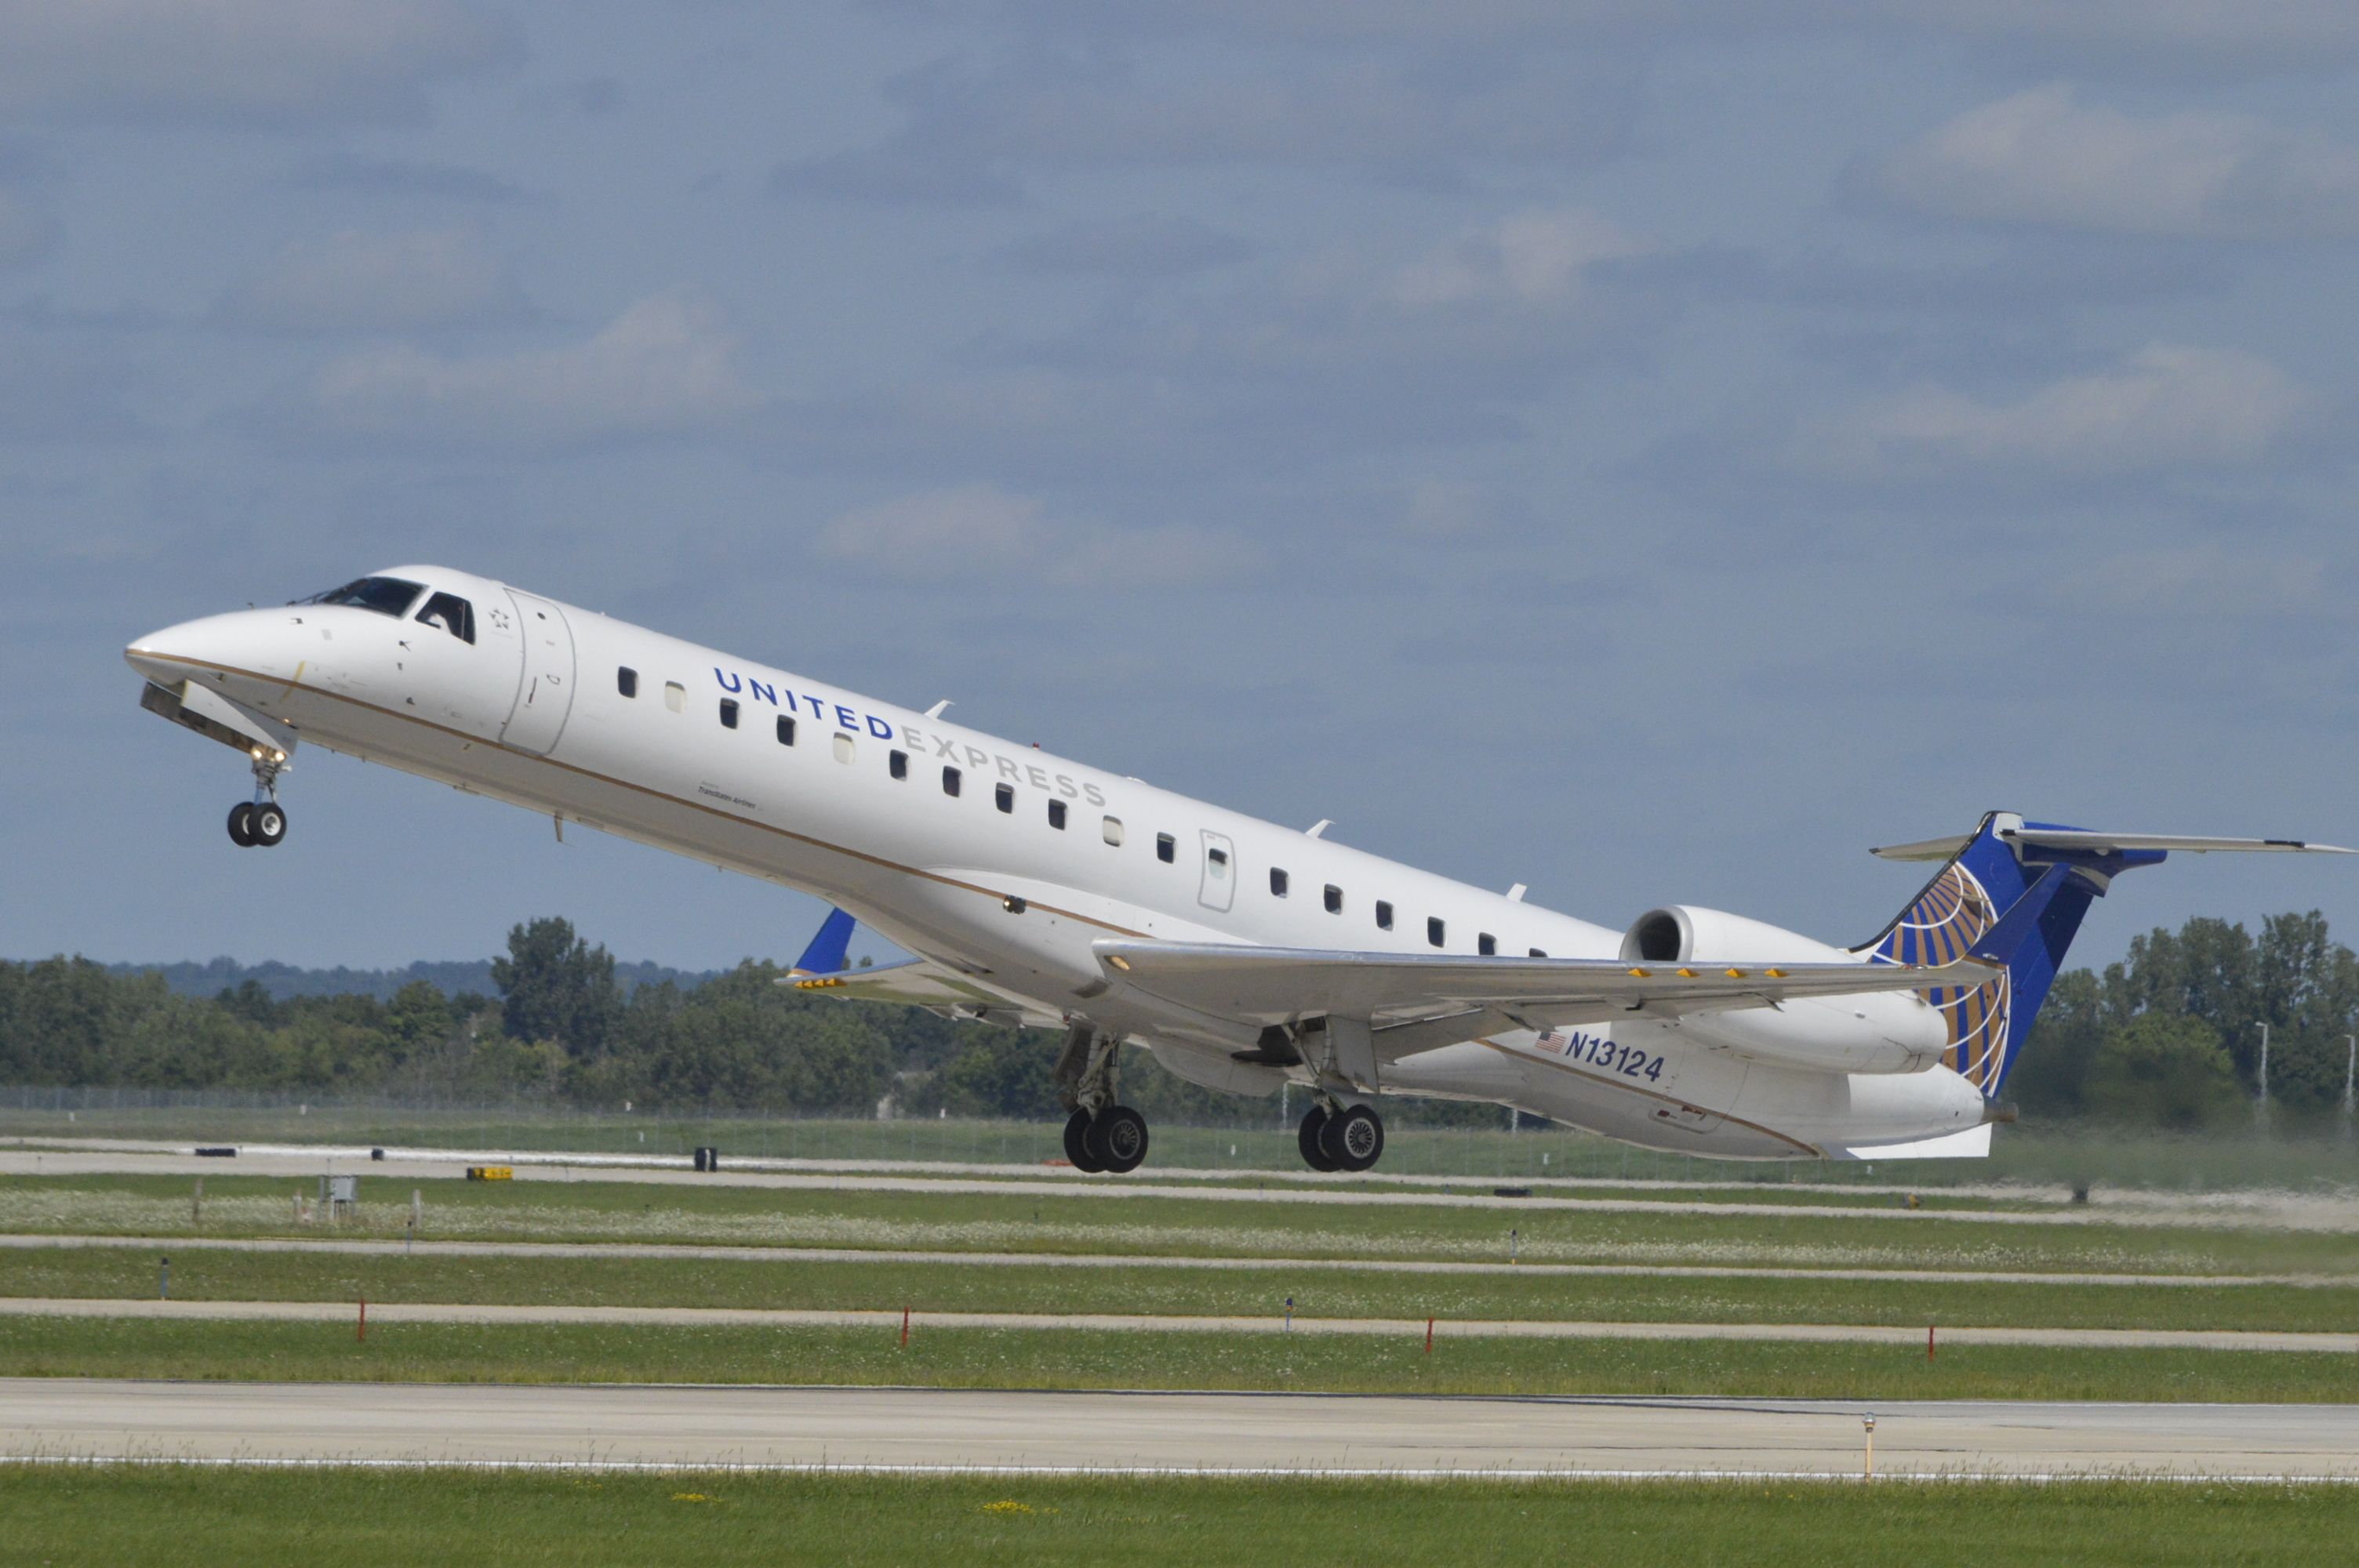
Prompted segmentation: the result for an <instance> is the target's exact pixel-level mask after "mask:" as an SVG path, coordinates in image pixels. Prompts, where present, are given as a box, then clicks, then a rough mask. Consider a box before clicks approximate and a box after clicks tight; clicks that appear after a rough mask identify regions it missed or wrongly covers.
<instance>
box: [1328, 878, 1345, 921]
mask: <svg viewBox="0 0 2359 1568" xmlns="http://www.w3.org/2000/svg"><path fill="white" fill-rule="evenodd" d="M1327 913H1328V914H1343V889H1342V888H1339V887H1337V886H1336V885H1335V884H1334V883H1333V882H1329V883H1328V884H1327Z"/></svg>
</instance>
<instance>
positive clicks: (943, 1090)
mask: <svg viewBox="0 0 2359 1568" xmlns="http://www.w3.org/2000/svg"><path fill="white" fill-rule="evenodd" d="M507 947H508V950H507V952H506V955H505V956H503V957H499V958H497V959H495V960H494V961H493V963H492V966H491V969H490V978H491V980H492V984H493V988H494V990H495V991H496V993H497V994H496V995H490V994H484V993H481V992H473V991H461V992H459V993H457V994H446V993H445V992H444V991H443V990H441V989H439V988H438V987H436V986H434V985H432V984H430V983H428V982H426V981H423V980H419V981H415V982H412V983H410V984H408V985H406V986H403V987H402V988H401V989H399V990H397V991H396V992H395V993H394V994H393V995H392V996H391V998H390V999H388V1000H378V999H376V998H375V997H371V996H365V995H341V996H298V997H289V998H287V999H284V1000H279V999H276V998H274V997H273V996H272V995H271V994H270V993H269V992H268V991H267V990H266V989H264V988H263V987H262V986H261V985H260V984H258V983H256V982H255V981H254V980H252V979H248V980H246V981H245V982H244V983H242V984H240V985H238V986H235V987H232V988H226V989H223V990H222V991H221V992H220V993H219V994H218V995H215V996H212V997H189V996H181V995H176V994H174V992H173V991H172V990H171V989H170V988H169V987H168V985H167V984H166V982H165V980H164V979H163V978H162V977H161V976H159V975H157V974H153V973H147V974H124V973H119V972H113V971H110V970H109V969H108V968H106V967H105V966H103V965H100V964H96V963H92V962H90V961H88V960H86V959H81V958H62V957H60V958H49V959H42V960H38V961H35V962H27V963H14V962H0V1084H5V1085H8V1086H11V1087H49V1086H71V1087H109V1086H122V1087H136V1088H146V1089H201V1088H222V1089H236V1090H248V1091H257V1090H258V1091H285V1092H297V1091H301V1092H310V1093H317V1094H320V1095H322V1096H328V1095H338V1094H343V1095H389V1096H397V1097H400V1096H412V1097H433V1098H459V1099H464V1098H482V1099H486V1100H492V1099H513V1098H527V1099H535V1100H541V1101H545V1102H547V1103H549V1104H552V1105H567V1106H575V1107H582V1108H620V1107H622V1106H623V1105H625V1103H628V1104H631V1105H634V1106H637V1107H640V1108H663V1109H669V1110H690V1109H696V1110H715V1111H771V1112H799V1113H804V1114H811V1115H857V1116H865V1115H872V1114H875V1112H876V1110H877V1108H878V1107H879V1106H880V1104H882V1103H883V1102H886V1100H888V1099H889V1100H890V1101H891V1105H892V1108H893V1110H894V1111H895V1113H896V1114H900V1115H919V1116H934V1115H938V1114H942V1113H947V1114H950V1115H952V1116H1016V1117H1046V1116H1054V1115H1057V1114H1059V1108H1058V1105H1057V1099H1056V1095H1055V1091H1054V1089H1053V1087H1051V1086H1050V1084H1049V1067H1050V1065H1051V1064H1052V1063H1053V1062H1054V1060H1055V1057H1056V1047H1057V1042H1056V1041H1055V1040H1054V1039H1052V1038H1047V1037H1044V1036H1042V1035H1040V1034H1038V1033H1022V1032H1017V1031H1012V1030H1006V1029H995V1028H990V1027H986V1026H984V1025H981V1024H975V1023H971V1022H951V1021H949V1020H946V1019H942V1018H940V1017H937V1016H935V1015H934V1014H932V1013H929V1012H927V1011H923V1010H922V1009H919V1008H895V1007H883V1006H871V1005H867V1004H862V1003H845V1002H843V1001H838V1000H831V999H828V998H824V997H813V996H809V995H805V994H802V993H799V992H797V991H795V990H794V989H791V988H788V987H782V986H780V985H778V984H777V980H778V979H780V977H781V975H782V974H783V973H784V971H782V970H781V969H780V968H778V967H777V965H775V964H770V963H756V962H753V961H750V960H749V961H747V962H745V963H743V964H740V965H739V966H738V967H737V968H734V969H731V970H728V971H725V972H723V973H722V974H719V975H716V976H714V977H712V978H711V979H704V980H702V981H701V982H698V983H691V984H683V983H681V982H679V981H677V980H669V979H667V980H663V981H660V982H658V983H653V984H641V985H637V986H636V987H630V988H625V986H624V985H623V984H622V983H621V982H620V981H619V980H618V979H617V975H616V965H615V960H614V957H613V956H612V955H611V954H609V953H608V952H607V951H606V950H605V948H604V947H603V946H592V945H591V944H590V943H589V942H587V941H586V940H584V939H583V938H582V936H581V935H578V934H577V933H576V932H575V931H574V929H573V927H572V926H571V924H569V923H568V922H566V921H564V920H562V919H557V918H548V919H540V920H534V921H530V922H527V923H526V924H523V925H517V926H516V927H515V928H514V930H512V931H511V932H510V933H509V935H508V944H507ZM2264 1023H2266V1024H2267V1025H2268V1026H2269V1065H2268V1084H2269V1098H2270V1100H2271V1101H2272V1103H2273V1104H2274V1105H2275V1106H2277V1107H2278V1108H2280V1109H2281V1112H2282V1114H2283V1115H2284V1117H2286V1118H2287V1119H2288V1120H2289V1121H2291V1122H2294V1123H2297V1124H2298V1123H2300V1122H2303V1121H2305V1120H2310V1121H2317V1120H2324V1119H2331V1118H2332V1115H2333V1114H2334V1113H2335V1112H2336V1110H2337V1109H2338V1108H2339V1107H2340V1106H2341V1104H2342V1100H2343V1087H2344V1069H2345V1065H2346V1063H2347V1061H2348V1059H2349V1054H2350V1046H2349V1044H2348V1042H2349V1037H2350V1036H2351V1035H2352V1034H2353V1033H2359V957H2354V955H2353V953H2352V951H2351V949H2350V948H2348V947H2346V946H2343V945H2342V944H2341V943H2339V942H2336V941H2334V940H2332V937H2331V936H2330V935H2329V933H2328V930H2327V924H2326V920H2325V918H2324V916H2322V915H2321V914H2318V913H2317V912H2315V911H2312V912H2311V913H2310V914H2281V915H2275V916H2272V917H2270V918H2269V919H2267V920H2266V921H2264V922H2263V923H2262V927H2261V931H2260V933H2259V935H2257V936H2256V935H2253V934H2251V933H2248V932H2247V931H2246V930H2245V928H2244V927H2243V926H2242V925H2231V924H2229V923H2227V922H2224V921H2220V920H2210V919H2195V920H2190V921H2189V922H2188V923H2187V924H2186V925H2183V926H2181V927H2180V929H2179V930H2177V931H2175V932H2173V931H2168V930H2163V929H2160V928H2157V929H2156V930H2154V931H2151V932H2149V933H2147V935H2143V936H2140V937H2138V938H2136V940H2134V941H2133V942H2132V943H2131V944H2130V949H2129V953H2128V956H2127V957H2125V959H2124V960H2123V961H2122V962H2120V963H2116V964H2112V965H2109V966H2107V967H2106V968H2105V969H2104V971H2103V972H2102V973H2097V972H2093V971H2091V970H2087V969H2076V970H2071V971H2069V972H2067V973H2066V974H2064V975H2061V976H2060V977H2059V978H2058V979H2057V982H2056V985H2055V989H2053V991H2052V992H2051V993H2050V995H2049V1000H2048V1004H2047V1007H2046V1009H2045V1011H2043V1012H2042V1013H2041V1015H2040V1019H2039V1022H2038V1027H2037V1029H2036V1030H2035V1031H2034V1033H2033V1034H2032V1036H2031V1038H2030V1040H2029V1042H2028V1044H2027V1046H2026V1047H2025V1051H2024V1054H2023V1055H2022V1057H2021V1059H2020V1060H2019V1062H2018V1064H2017V1069H2016V1071H2015V1074H2014V1076H2012V1077H2011V1078H2010V1079H2009V1080H2008V1083H2007V1090H2006V1092H2007V1095H2008V1097H2009V1098H2014V1099H2016V1100H2017V1101H2018V1102H2019V1103H2020V1104H2021V1106H2022V1107H2023V1109H2024V1111H2025V1113H2026V1115H2027V1116H2028V1117H2033V1118H2042V1119H2061V1118H2074V1117H2089V1118H2099V1119H2111V1120H2117V1121H2122V1122H2127V1123H2132V1124H2136V1125H2145V1126H2156V1127H2166V1128H2175V1129H2182V1130H2194V1129H2201V1128H2205V1127H2209V1126H2212V1125H2215V1124H2221V1123H2224V1122H2228V1121H2230V1120H2233V1119H2235V1118H2237V1117H2239V1116H2245V1117H2249V1115H2250V1110H2249V1106H2250V1104H2251V1103H2252V1101H2253V1099H2254V1098H2255V1096H2256V1092H2257V1090H2258V1087H2259V1073H2260V1046H2261V1030H2260V1026H2261V1025H2262V1024H2264ZM1124 1098H1125V1099H1126V1100H1128V1101H1129V1102H1130V1103H1131V1104H1133V1105H1136V1106H1137V1107H1138V1108H1140V1109H1141V1110H1142V1111H1145V1112H1146V1113H1147V1115H1148V1116H1149V1117H1150V1118H1157V1119H1177V1120H1187V1121H1194V1122H1200V1123H1207V1124H1214V1125H1217V1124H1222V1123H1227V1124H1232V1125H1234V1124H1241V1123H1245V1122H1256V1123H1258V1122H1261V1121H1264V1120H1266V1119H1268V1118H1269V1117H1270V1115H1271V1110H1270V1108H1268V1107H1267V1106H1266V1105H1265V1104H1263V1103H1262V1102H1258V1101H1253V1100H1245V1099H1239V1098H1234V1097H1231V1096H1226V1095H1219V1094H1214V1093H1212V1092H1211V1091H1208V1090H1204V1089H1200V1088H1198V1087H1195V1086H1193V1085H1190V1084H1188V1083H1186V1082H1184V1081H1182V1080H1180V1079H1179V1078H1176V1077H1173V1076H1170V1075H1169V1074H1168V1073H1165V1072H1163V1071H1162V1070H1161V1069H1160V1068H1159V1067H1158V1066H1156V1065H1154V1063H1153V1061H1152V1059H1151V1058H1149V1057H1148V1056H1147V1055H1146V1054H1144V1053H1133V1054H1130V1056H1129V1059H1128V1062H1127V1064H1126V1065H1125V1087H1124ZM1388 1114H1398V1115H1406V1116H1408V1119H1412V1120H1415V1121H1419V1122H1422V1123H1426V1124H1434V1123H1442V1122H1449V1123H1463V1124H1466V1125H1492V1124H1495V1123H1497V1122H1498V1120H1499V1119H1500V1117H1501V1115H1502V1113H1501V1112H1500V1111H1498V1110H1497V1109H1496V1108H1491V1107H1481V1106H1453V1105H1448V1104H1444V1103H1441V1102H1423V1103H1418V1104H1415V1105H1414V1106H1413V1107H1412V1106H1411V1105H1408V1104H1401V1105H1397V1107H1396V1108H1394V1109H1392V1110H1388Z"/></svg>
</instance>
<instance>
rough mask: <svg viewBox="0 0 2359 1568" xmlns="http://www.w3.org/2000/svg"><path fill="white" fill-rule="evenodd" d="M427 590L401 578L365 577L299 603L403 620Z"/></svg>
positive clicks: (424, 586) (298, 601) (420, 585)
mask: <svg viewBox="0 0 2359 1568" xmlns="http://www.w3.org/2000/svg"><path fill="white" fill-rule="evenodd" d="M425 591H426V585H425V584H424V583H422V582H404V581H403V580H402V579H399V578H397V577H364V578H363V579H360V580H359V581H358V582H348V583H346V584H344V586H343V587H342V588H332V589H329V590H328V591H327V592H325V593H315V594H313V595H312V596H311V597H310V598H309V599H301V600H296V602H297V603H299V604H349V605H353V606H354V607H355V608H358V609H361V610H374V611H376V612H377V613H378V614H379V615H391V616H395V617H400V616H403V615H407V614H408V613H409V607H410V606H411V605H413V604H415V603H417V602H418V596H419V594H421V593H424V592H425Z"/></svg>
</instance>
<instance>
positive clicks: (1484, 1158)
mask: <svg viewBox="0 0 2359 1568" xmlns="http://www.w3.org/2000/svg"><path fill="white" fill-rule="evenodd" d="M1298 1110H1299V1097H1295V1104H1293V1106H1290V1108H1288V1110H1286V1113H1298ZM1271 1113H1274V1115H1271V1120H1269V1125H1265V1127H1184V1125H1172V1122H1156V1125H1154V1153H1151V1167H1160V1170H1196V1172H1236V1174H1253V1172H1298V1170H1302V1160H1299V1153H1298V1148H1295V1131H1293V1122H1290V1120H1286V1122H1281V1120H1278V1113H1281V1106H1278V1104H1271ZM1061 1134H1064V1125H1061V1122H1045V1120H1040V1122H1028V1120H998V1118H988V1120H986V1118H894V1120H875V1118H844V1115H799V1113H795V1110H693V1108H691V1110H679V1108H644V1106H635V1108H627V1110H625V1108H611V1110H597V1108H573V1106H557V1104H545V1101H505V1104H491V1101H458V1098H434V1097H344V1098H335V1097H316V1094H259V1092H229V1089H127V1087H0V1143H5V1141H66V1139H136V1141H172V1143H181V1141H184V1143H191V1146H193V1143H281V1146H323V1148H370V1146H386V1148H406V1151H415V1148H431V1151H451V1153H455V1155H470V1158H488V1160H495V1158H498V1155H503V1153H516V1155H557V1153H582V1155H609V1158H611V1155H625V1158H648V1160H679V1162H689V1160H691V1155H693V1151H698V1148H717V1151H722V1158H724V1160H729V1158H757V1160H807V1162H821V1165H840V1162H889V1165H946V1167H958V1165H965V1167H1045V1165H1057V1162H1061V1160H1064V1139H1061ZM1377 1174H1383V1176H1462V1179H1482V1182H1503V1184H1512V1182H1552V1179H1571V1182H1682V1184H1711V1186H1760V1184H1777V1186H1908V1188H1941V1186H1961V1184H1989V1182H2038V1184H2050V1186H2071V1188H2085V1186H2093V1184H2104V1186H2130V1188H2168V1191H2251V1188H2293V1191H2354V1188H2359V1146H2354V1143H2352V1139H2347V1137H2274V1134H2269V1131H2265V1130H2257V1127H2256V1130H2253V1131H2239V1134H2229V1137H2172V1134H2156V1131H2123V1130H2106V1127H2090V1125H2052V1127H2000V1130H1998V1137H1995V1139H1994V1158H1989V1160H1885V1162H1873V1160H1868V1162H1861V1160H1772V1162H1753V1160H1744V1162H1732V1160H1708V1158H1696V1155H1675V1153H1661V1151H1649V1148H1630V1146H1623V1143H1614V1141H1606V1139H1597V1137H1590V1134H1582V1131H1576V1130H1569V1127H1552V1125H1531V1122H1524V1125H1522V1127H1517V1130H1453V1127H1399V1130H1394V1131H1392V1134H1389V1137H1387V1139H1385V1160H1383V1167H1380V1172H1377Z"/></svg>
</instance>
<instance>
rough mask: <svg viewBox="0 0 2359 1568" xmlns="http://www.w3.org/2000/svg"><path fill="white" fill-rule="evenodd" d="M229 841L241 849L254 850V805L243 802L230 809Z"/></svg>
mask: <svg viewBox="0 0 2359 1568" xmlns="http://www.w3.org/2000/svg"><path fill="white" fill-rule="evenodd" d="M229 841H230V842H231V843H233V844H234V845H236V846H237V847H238V848H239V849H253V848H254V803H253V802H252V801H250V800H241V801H239V802H238V803H237V804H236V805H235V806H231V807H230V808H229Z"/></svg>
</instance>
